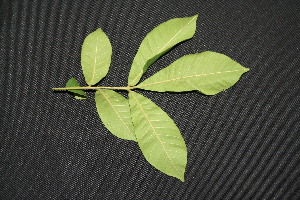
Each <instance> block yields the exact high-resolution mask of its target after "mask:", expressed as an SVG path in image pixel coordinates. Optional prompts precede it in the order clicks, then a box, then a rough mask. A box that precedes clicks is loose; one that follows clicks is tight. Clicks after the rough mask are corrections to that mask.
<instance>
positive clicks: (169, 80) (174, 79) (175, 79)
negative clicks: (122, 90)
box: [137, 69, 247, 88]
mask: <svg viewBox="0 0 300 200" xmlns="http://www.w3.org/2000/svg"><path fill="white" fill-rule="evenodd" d="M246 70H247V69H243V70H232V71H223V72H213V73H208V74H197V75H193V76H184V77H179V78H173V79H168V80H164V81H160V82H155V83H149V84H145V85H138V86H137V87H138V88H141V87H146V86H150V85H156V84H161V83H165V82H171V81H177V80H181V79H186V78H194V77H199V76H208V75H215V74H224V73H230V72H240V71H246Z"/></svg>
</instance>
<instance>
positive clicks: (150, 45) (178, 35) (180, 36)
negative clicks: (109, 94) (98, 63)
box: [128, 15, 198, 85]
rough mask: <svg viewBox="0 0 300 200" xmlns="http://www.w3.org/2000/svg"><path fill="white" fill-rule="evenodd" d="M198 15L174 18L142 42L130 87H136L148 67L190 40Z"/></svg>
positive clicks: (130, 75) (158, 27) (129, 80)
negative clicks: (178, 45)
mask: <svg viewBox="0 0 300 200" xmlns="http://www.w3.org/2000/svg"><path fill="white" fill-rule="evenodd" d="M197 17H198V15H195V16H192V17H186V18H174V19H171V20H169V21H167V22H164V23H162V24H160V25H159V26H157V27H156V28H154V29H153V30H152V31H151V32H149V33H148V34H147V36H146V37H145V38H144V40H143V41H142V43H141V45H140V47H139V50H138V52H137V54H136V56H135V58H134V60H133V62H132V66H131V70H130V73H129V77H128V84H129V85H136V84H137V83H138V82H139V80H140V78H141V77H142V75H143V74H144V73H145V71H146V70H147V69H148V67H149V66H150V65H151V64H152V63H154V62H155V61H156V60H157V59H158V58H159V57H160V56H161V55H163V54H164V53H166V52H167V51H169V50H170V49H171V48H172V47H173V46H175V45H176V44H178V43H180V42H182V41H184V40H187V39H190V38H192V37H193V35H194V34H195V31H196V20H197Z"/></svg>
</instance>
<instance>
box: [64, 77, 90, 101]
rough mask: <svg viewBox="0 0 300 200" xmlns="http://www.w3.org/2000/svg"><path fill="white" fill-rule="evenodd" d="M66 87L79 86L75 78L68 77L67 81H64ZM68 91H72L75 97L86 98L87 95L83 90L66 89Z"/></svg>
mask: <svg viewBox="0 0 300 200" xmlns="http://www.w3.org/2000/svg"><path fill="white" fill-rule="evenodd" d="M66 87H67V88H70V87H80V85H79V83H78V82H77V81H76V79H75V78H70V79H69V80H68V82H67V83H66ZM68 91H69V92H72V93H73V94H74V97H75V99H86V98H87V95H86V94H85V92H84V91H83V90H68Z"/></svg>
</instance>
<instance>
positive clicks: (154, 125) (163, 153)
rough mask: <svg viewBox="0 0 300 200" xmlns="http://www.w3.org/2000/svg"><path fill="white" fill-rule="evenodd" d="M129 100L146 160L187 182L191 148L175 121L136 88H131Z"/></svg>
mask: <svg viewBox="0 0 300 200" xmlns="http://www.w3.org/2000/svg"><path fill="white" fill-rule="evenodd" d="M129 104H130V110H131V115H132V121H133V124H134V129H135V135H136V138H137V142H138V144H139V147H140V148H141V150H142V152H143V154H144V156H145V158H146V160H147V161H148V162H149V163H150V164H151V165H153V166H154V167H155V168H156V169H158V170H160V171H162V172H163V173H165V174H167V175H169V176H173V177H176V178H178V179H180V180H181V181H182V182H184V172H185V167H186V163H187V149H186V145H185V142H184V139H183V138H182V136H181V134H180V131H179V129H178V128H177V126H176V124H175V123H174V121H173V120H172V119H171V118H170V117H169V116H168V115H167V113H165V112H164V111H163V110H162V109H161V108H160V107H158V106H157V105H156V104H155V103H153V102H152V101H151V100H150V99H148V98H146V97H144V96H142V95H141V94H138V93H136V92H133V91H130V92H129ZM154 149H155V150H154ZM153 150H154V151H153Z"/></svg>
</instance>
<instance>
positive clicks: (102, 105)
mask: <svg viewBox="0 0 300 200" xmlns="http://www.w3.org/2000/svg"><path fill="white" fill-rule="evenodd" d="M95 102H96V107H97V111H98V114H99V117H100V118H101V120H102V122H103V124H104V125H105V127H106V128H107V129H108V130H109V131H110V132H111V133H112V134H113V135H115V136H117V137H119V138H121V139H125V140H133V141H136V138H135V136H134V128H133V124H132V121H131V115H130V109H129V102H128V99H126V98H125V97H123V96H122V95H120V94H118V93H117V92H115V91H113V90H107V89H101V90H98V91H97V92H96V94H95Z"/></svg>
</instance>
